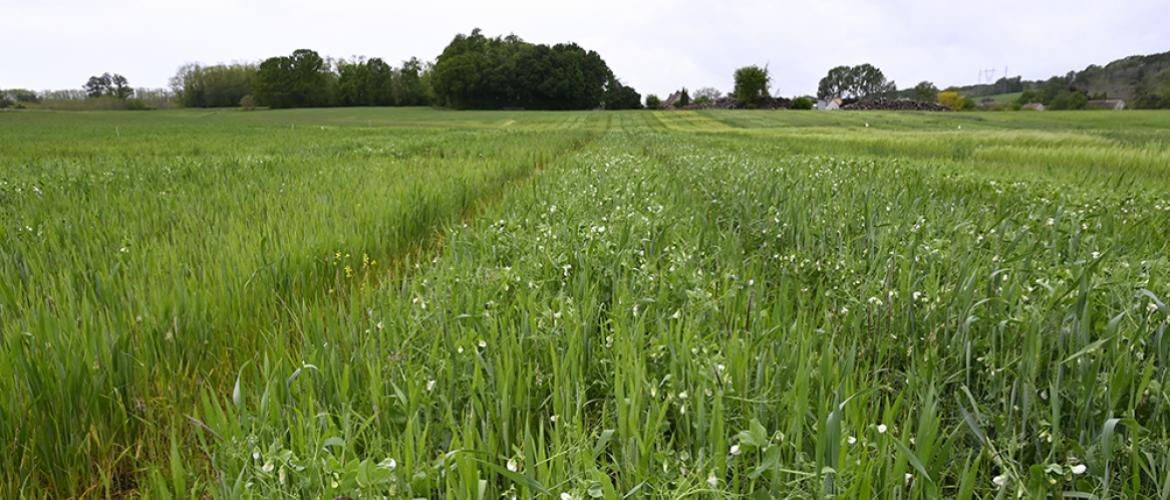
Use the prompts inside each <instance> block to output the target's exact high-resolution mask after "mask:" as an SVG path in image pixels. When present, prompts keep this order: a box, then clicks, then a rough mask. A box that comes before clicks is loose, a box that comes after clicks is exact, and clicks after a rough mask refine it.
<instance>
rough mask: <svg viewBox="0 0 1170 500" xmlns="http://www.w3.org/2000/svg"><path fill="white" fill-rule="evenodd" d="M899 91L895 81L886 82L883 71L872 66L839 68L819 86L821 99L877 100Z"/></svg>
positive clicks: (833, 70)
mask: <svg viewBox="0 0 1170 500" xmlns="http://www.w3.org/2000/svg"><path fill="white" fill-rule="evenodd" d="M896 90H897V86H896V85H895V84H894V82H893V81H888V80H886V76H885V75H884V74H883V73H882V70H880V69H878V68H876V67H874V66H873V65H872V64H862V65H860V66H837V67H835V68H833V69H830V70H829V74H827V75H825V77H824V78H822V79H821V82H820V84H819V85H818V86H817V97H818V98H820V99H833V98H837V97H840V98H843V99H860V100H865V99H877V98H882V97H889V96H891V95H893V94H894V92H895V91H896Z"/></svg>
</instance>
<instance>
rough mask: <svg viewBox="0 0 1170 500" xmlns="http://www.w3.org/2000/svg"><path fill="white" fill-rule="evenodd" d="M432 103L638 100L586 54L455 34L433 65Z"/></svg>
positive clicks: (588, 105) (612, 104) (624, 105)
mask: <svg viewBox="0 0 1170 500" xmlns="http://www.w3.org/2000/svg"><path fill="white" fill-rule="evenodd" d="M432 75H433V78H432V83H433V86H434V87H433V88H434V95H435V99H436V103H437V104H439V105H443V106H449V107H453V108H471V109H501V108H523V109H593V108H607V109H628V108H637V107H641V100H642V98H641V96H640V95H639V94H638V93H637V92H636V91H635V90H634V89H633V88H631V87H629V86H627V85H624V84H622V83H621V82H620V81H619V80H618V79H617V77H615V76H614V74H613V71H611V70H610V68H609V66H608V65H607V64H606V63H605V60H604V59H602V58H601V55H600V54H598V53H597V52H594V51H592V50H589V51H587V50H585V49H583V48H581V47H580V46H578V45H577V44H575V43H561V44H556V45H553V46H549V45H544V44H533V43H529V42H525V41H524V40H522V39H521V38H520V37H517V36H515V35H509V36H507V37H495V38H488V37H486V36H484V35H483V33H482V32H480V30H478V29H476V30H473V31H472V32H471V34H469V35H463V34H458V35H456V36H455V39H454V40H452V41H451V43H450V44H448V45H447V47H446V48H445V49H443V52H442V54H440V55H439V57H438V59H436V61H435V66H434V70H433V74H432Z"/></svg>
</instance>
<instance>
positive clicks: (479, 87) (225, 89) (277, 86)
mask: <svg viewBox="0 0 1170 500" xmlns="http://www.w3.org/2000/svg"><path fill="white" fill-rule="evenodd" d="M171 88H172V89H173V90H174V92H175V94H176V96H177V97H178V99H179V101H180V102H181V103H182V105H183V106H186V107H192V108H204V107H208V108H210V107H229V106H244V107H250V106H256V105H258V106H268V107H271V108H300V107H329V106H423V105H438V106H448V107H452V108H470V109H504V108H522V109H593V108H602V107H604V108H609V109H627V108H636V107H640V106H641V96H640V95H639V94H638V93H637V92H636V91H635V90H634V89H633V88H631V87H629V86H628V85H624V84H622V83H621V82H620V81H619V80H618V79H617V78H616V77H615V76H614V74H613V72H612V71H611V70H610V69H609V66H608V65H606V63H605V61H604V60H603V59H602V58H601V56H600V55H599V54H597V53H596V52H594V51H586V50H585V49H583V48H581V47H579V46H577V45H576V44H573V43H568V44H557V45H553V46H549V45H543V44H532V43H528V42H525V41H523V40H521V39H520V38H519V37H517V36H515V35H510V36H507V37H495V38H488V37H486V36H484V35H483V34H482V33H481V32H480V30H478V29H476V30H473V31H472V32H471V34H470V35H463V34H459V35H456V36H455V38H454V39H453V40H452V41H451V43H450V44H448V45H447V47H446V48H445V49H444V50H443V53H442V54H440V55H439V57H438V59H437V60H436V61H435V63H434V64H424V63H423V62H422V61H420V60H419V59H417V58H412V59H410V60H407V61H404V62H403V63H402V65H401V66H398V67H393V66H391V65H390V64H388V63H386V61H384V60H383V59H380V58H369V59H366V58H354V59H350V60H346V59H339V60H333V59H327V58H324V57H322V56H321V55H320V54H318V53H317V52H316V51H313V50H309V49H300V50H296V51H293V53H292V54H290V55H287V56H277V57H270V58H268V59H265V60H263V61H261V62H260V63H259V64H220V65H211V66H202V65H198V64H188V65H186V66H183V67H182V68H179V71H178V72H177V73H176V75H175V76H174V78H172V79H171Z"/></svg>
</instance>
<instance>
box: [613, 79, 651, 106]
mask: <svg viewBox="0 0 1170 500" xmlns="http://www.w3.org/2000/svg"><path fill="white" fill-rule="evenodd" d="M641 108H642V95H641V94H639V93H638V91H636V90H634V88H633V87H631V86H629V85H623V84H622V82H620V81H618V79H617V78H614V79H611V80H610V81H609V83H606V84H605V109H641Z"/></svg>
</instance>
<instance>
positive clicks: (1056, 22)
mask: <svg viewBox="0 0 1170 500" xmlns="http://www.w3.org/2000/svg"><path fill="white" fill-rule="evenodd" d="M1168 2H1170V0H1115V1H1112V2H1105V1H1102V0H1094V1H1090V0H1059V1H1056V0H1011V1H1005V0H982V1H966V2H942V1H937V0H870V1H862V0H807V1H795V0H793V1H783V0H777V1H762V0H724V1H697V0H682V1H673V2H668V1H665V0H649V1H643V0H587V1H557V0H515V1H508V2H491V1H476V0H435V1H425V0H424V1H418V0H415V1H410V2H399V1H389V0H386V1H377V0H330V1H310V0H239V1H230V0H201V1H194V2H188V1H181V2H180V1H161V0H160V1H147V0H106V1H93V0H86V1H79V0H0V17H2V19H3V21H2V23H0V26H2V27H0V47H3V52H2V53H0V88H10V87H22V88H32V89H35V90H43V89H59V88H80V87H81V85H82V84H83V83H84V82H85V80H86V79H87V78H88V77H89V76H90V75H92V74H100V73H103V72H107V71H108V72H114V73H121V74H123V75H125V76H126V77H127V78H128V79H129V80H130V83H131V84H132V85H134V86H145V87H163V86H165V85H166V84H167V80H168V79H169V78H170V77H171V76H172V75H173V74H174V72H175V69H176V68H178V67H179V66H180V65H182V64H184V63H187V62H201V63H217V62H230V61H256V60H260V59H262V58H265V57H269V56H273V55H283V54H287V53H289V52H291V51H293V50H294V49H297V48H311V49H314V50H316V51H318V52H319V53H321V55H323V56H333V57H348V56H352V55H365V56H370V57H382V58H384V59H386V60H388V61H391V62H392V64H395V65H398V62H399V61H401V60H403V59H407V58H410V57H411V56H417V57H419V58H420V59H424V60H431V59H434V57H435V56H436V55H438V54H439V52H441V51H442V49H443V47H444V46H446V44H447V43H448V42H450V40H451V38H452V37H453V36H454V35H455V33H458V32H462V33H466V32H469V31H470V30H471V29H472V28H475V27H480V28H482V29H483V30H484V32H485V34H488V35H493V36H494V35H497V34H504V35H506V34H509V33H515V34H516V35H519V36H520V37H521V38H524V39H525V40H528V41H531V42H541V43H555V42H561V41H574V42H577V43H578V44H580V45H582V46H583V47H585V48H587V49H592V50H596V51H598V52H599V53H601V55H602V57H604V58H605V60H606V61H607V62H608V63H609V65H610V67H611V68H612V69H613V70H614V72H615V73H616V74H617V75H618V77H619V78H621V79H622V80H623V81H624V82H626V83H628V84H631V85H633V86H634V87H635V88H636V89H637V90H638V91H639V92H642V93H643V94H646V93H658V94H667V93H669V92H670V91H671V90H673V89H676V88H678V87H681V86H687V87H689V88H691V89H694V88H698V87H705V86H713V87H717V88H719V89H721V90H727V89H729V88H730V87H731V80H732V79H731V74H732V72H733V71H734V69H735V68H736V67H739V66H743V65H748V64H761V65H763V64H768V65H769V67H770V68H771V71H772V75H773V80H774V81H773V87H774V90H776V91H778V92H779V93H780V94H781V95H795V94H811V93H815V91H816V85H817V81H818V80H819V79H820V78H821V77H822V76H824V74H825V72H826V71H827V70H828V69H829V68H830V67H832V66H836V65H840V64H860V63H864V62H869V63H872V64H874V65H876V66H878V67H879V68H881V69H882V70H883V71H885V74H886V76H887V77H888V78H891V79H893V80H896V81H897V82H898V84H899V87H908V86H912V85H913V84H914V83H916V82H918V81H921V80H930V81H933V82H935V83H936V84H937V85H938V86H939V87H945V86H947V85H961V84H970V83H976V81H977V80H978V79H979V76H980V70H983V69H988V68H996V76H997V77H998V76H1003V72H1004V68H1005V67H1006V68H1007V71H1008V72H1009V73H1011V74H1012V75H1023V76H1024V77H1025V78H1027V79H1036V78H1047V77H1049V76H1052V75H1054V74H1063V73H1065V72H1067V71H1069V70H1072V69H1077V70H1079V69H1083V68H1084V67H1085V66H1087V65H1089V64H1104V63H1107V62H1109V61H1111V60H1113V59H1117V58H1120V57H1125V56H1128V55H1134V54H1149V53H1154V52H1165V51H1168V50H1170V28H1168V27H1167V22H1168V18H1170V3H1168Z"/></svg>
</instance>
